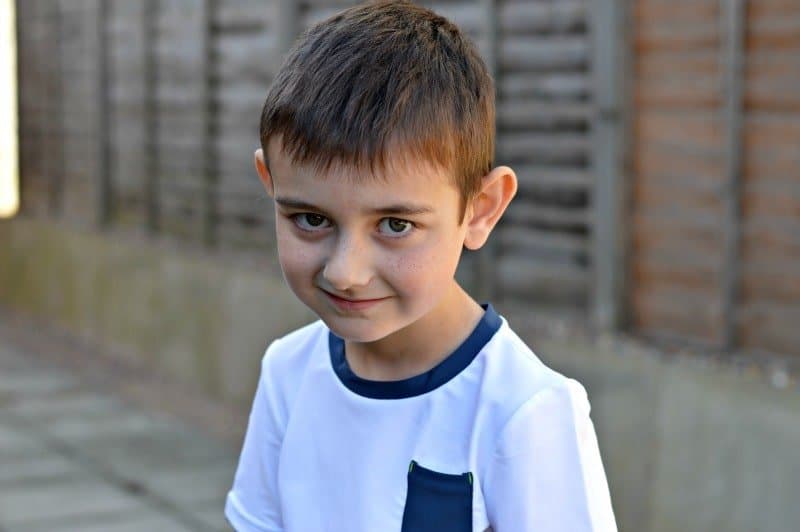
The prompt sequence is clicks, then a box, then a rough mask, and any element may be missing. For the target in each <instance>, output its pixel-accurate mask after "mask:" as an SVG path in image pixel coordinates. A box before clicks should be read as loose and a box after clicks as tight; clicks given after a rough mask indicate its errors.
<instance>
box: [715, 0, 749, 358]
mask: <svg viewBox="0 0 800 532" xmlns="http://www.w3.org/2000/svg"><path fill="white" fill-rule="evenodd" d="M721 2H722V5H721V9H720V17H721V21H720V22H721V27H722V28H723V30H724V32H725V40H724V41H723V42H724V44H723V50H722V54H721V56H722V64H723V68H724V72H725V78H724V80H725V85H724V87H725V88H724V91H725V92H724V99H723V103H724V110H723V113H724V116H725V124H726V131H725V176H726V178H727V181H726V183H725V187H724V190H723V197H724V202H725V254H724V261H725V263H724V264H723V266H722V287H721V288H722V320H723V323H722V347H723V348H724V349H726V350H729V349H732V348H734V347H735V346H736V344H737V338H736V330H737V327H736V303H737V300H738V285H739V270H740V265H739V261H740V249H739V248H740V238H741V180H742V112H743V109H742V103H743V102H742V98H743V96H742V92H743V82H744V39H745V8H746V4H745V2H746V0H721Z"/></svg>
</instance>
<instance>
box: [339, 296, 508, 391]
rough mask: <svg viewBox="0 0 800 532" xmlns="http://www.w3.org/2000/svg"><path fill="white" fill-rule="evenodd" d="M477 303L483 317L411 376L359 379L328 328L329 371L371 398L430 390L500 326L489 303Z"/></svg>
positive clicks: (449, 376) (470, 357)
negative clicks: (443, 355)
mask: <svg viewBox="0 0 800 532" xmlns="http://www.w3.org/2000/svg"><path fill="white" fill-rule="evenodd" d="M481 306H482V307H483V308H484V313H483V317H482V318H481V320H480V321H479V322H478V325H476V326H475V329H473V331H472V332H471V333H470V335H469V336H468V337H467V339H466V340H464V341H463V342H462V343H461V345H460V346H458V348H456V350H455V351H453V353H451V354H450V355H449V356H448V357H447V358H445V359H444V360H442V361H441V362H440V363H439V364H437V365H436V366H435V367H433V368H432V369H430V370H429V371H426V372H425V373H422V374H421V375H415V376H414V377H410V378H408V379H403V380H399V381H372V380H368V379H363V378H361V377H359V376H358V375H356V374H355V373H353V371H352V370H351V369H350V366H349V365H348V364H347V358H346V357H345V352H344V349H345V346H344V340H342V339H341V338H339V337H338V336H336V335H335V334H333V332H330V331H329V333H328V348H329V350H330V356H331V365H332V366H333V370H334V371H335V372H336V375H337V376H338V377H339V379H340V380H341V381H342V384H344V385H345V386H346V387H347V388H349V389H350V390H351V391H353V392H355V393H357V394H359V395H362V396H364V397H369V398H371V399H403V398H406V397H414V396H416V395H422V394H424V393H427V392H430V391H431V390H434V389H436V388H438V387H439V386H441V385H442V384H444V383H446V382H447V381H449V380H450V379H452V378H453V377H455V376H456V375H458V374H459V373H461V371H462V370H463V369H464V368H466V367H467V366H469V364H470V363H471V362H472V360H473V359H474V358H475V357H476V356H477V355H478V353H480V352H481V349H483V346H485V345H486V343H487V342H488V341H489V340H491V338H492V336H494V334H495V333H496V332H497V330H498V329H499V328H500V325H501V324H502V320H501V319H500V316H499V315H498V314H497V312H495V310H494V308H493V307H492V305H490V304H485V305H481Z"/></svg>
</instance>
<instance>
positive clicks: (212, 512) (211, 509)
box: [192, 502, 233, 532]
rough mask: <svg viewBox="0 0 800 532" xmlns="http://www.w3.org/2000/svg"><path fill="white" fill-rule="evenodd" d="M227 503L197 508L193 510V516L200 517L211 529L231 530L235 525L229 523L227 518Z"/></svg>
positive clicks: (222, 531)
mask: <svg viewBox="0 0 800 532" xmlns="http://www.w3.org/2000/svg"><path fill="white" fill-rule="evenodd" d="M224 510H225V505H224V502H223V503H221V505H219V506H216V505H204V506H203V507H202V508H199V509H195V510H194V512H193V514H192V515H193V516H194V517H195V518H196V519H198V520H199V521H200V522H202V523H203V524H205V525H206V526H207V527H208V528H209V530H215V531H217V532H230V531H231V530H233V527H231V525H230V524H229V523H228V520H227V519H225V514H224Z"/></svg>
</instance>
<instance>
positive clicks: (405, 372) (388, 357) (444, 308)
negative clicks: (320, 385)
mask: <svg viewBox="0 0 800 532" xmlns="http://www.w3.org/2000/svg"><path fill="white" fill-rule="evenodd" d="M483 313H484V311H483V308H481V306H480V305H478V303H477V302H476V301H475V300H474V299H472V297H470V295H469V294H467V293H466V292H465V291H464V290H463V289H462V288H461V287H460V286H459V285H458V284H457V283H456V282H455V281H453V286H452V288H451V290H449V292H448V294H447V295H445V297H443V298H442V300H441V301H440V302H439V304H438V305H437V306H436V307H435V308H434V309H433V310H431V311H430V312H429V313H428V314H426V315H425V316H423V317H422V318H420V319H419V320H417V321H416V322H414V323H412V324H411V325H409V326H407V327H405V328H403V329H400V330H399V331H396V332H394V333H392V334H391V335H389V336H387V337H385V338H381V339H380V340H377V341H375V342H369V343H354V342H350V341H345V356H346V358H347V363H348V365H349V366H350V369H351V370H352V371H353V373H355V374H356V375H358V376H359V377H361V378H363V379H369V380H374V381H395V380H401V379H407V378H410V377H413V376H415V375H419V374H422V373H425V372H426V371H428V370H430V369H432V368H433V367H435V366H436V365H437V364H438V363H439V362H441V361H442V360H444V359H445V358H447V356H448V355H450V354H451V353H452V352H453V351H455V349H456V348H457V347H458V346H459V345H461V343H462V342H463V341H464V340H465V339H466V338H467V337H468V336H469V335H470V333H471V332H472V331H473V330H474V329H475V327H476V326H477V324H478V322H479V321H480V320H481V317H482V316H483Z"/></svg>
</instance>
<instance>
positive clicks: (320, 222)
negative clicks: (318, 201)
mask: <svg viewBox="0 0 800 532" xmlns="http://www.w3.org/2000/svg"><path fill="white" fill-rule="evenodd" d="M292 220H293V221H294V223H295V225H297V227H299V228H300V229H302V230H303V231H319V230H321V229H326V228H328V227H330V225H331V222H330V220H328V219H327V218H325V217H324V216H322V215H321V214H314V213H313V212H301V213H299V214H295V215H294V216H292Z"/></svg>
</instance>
